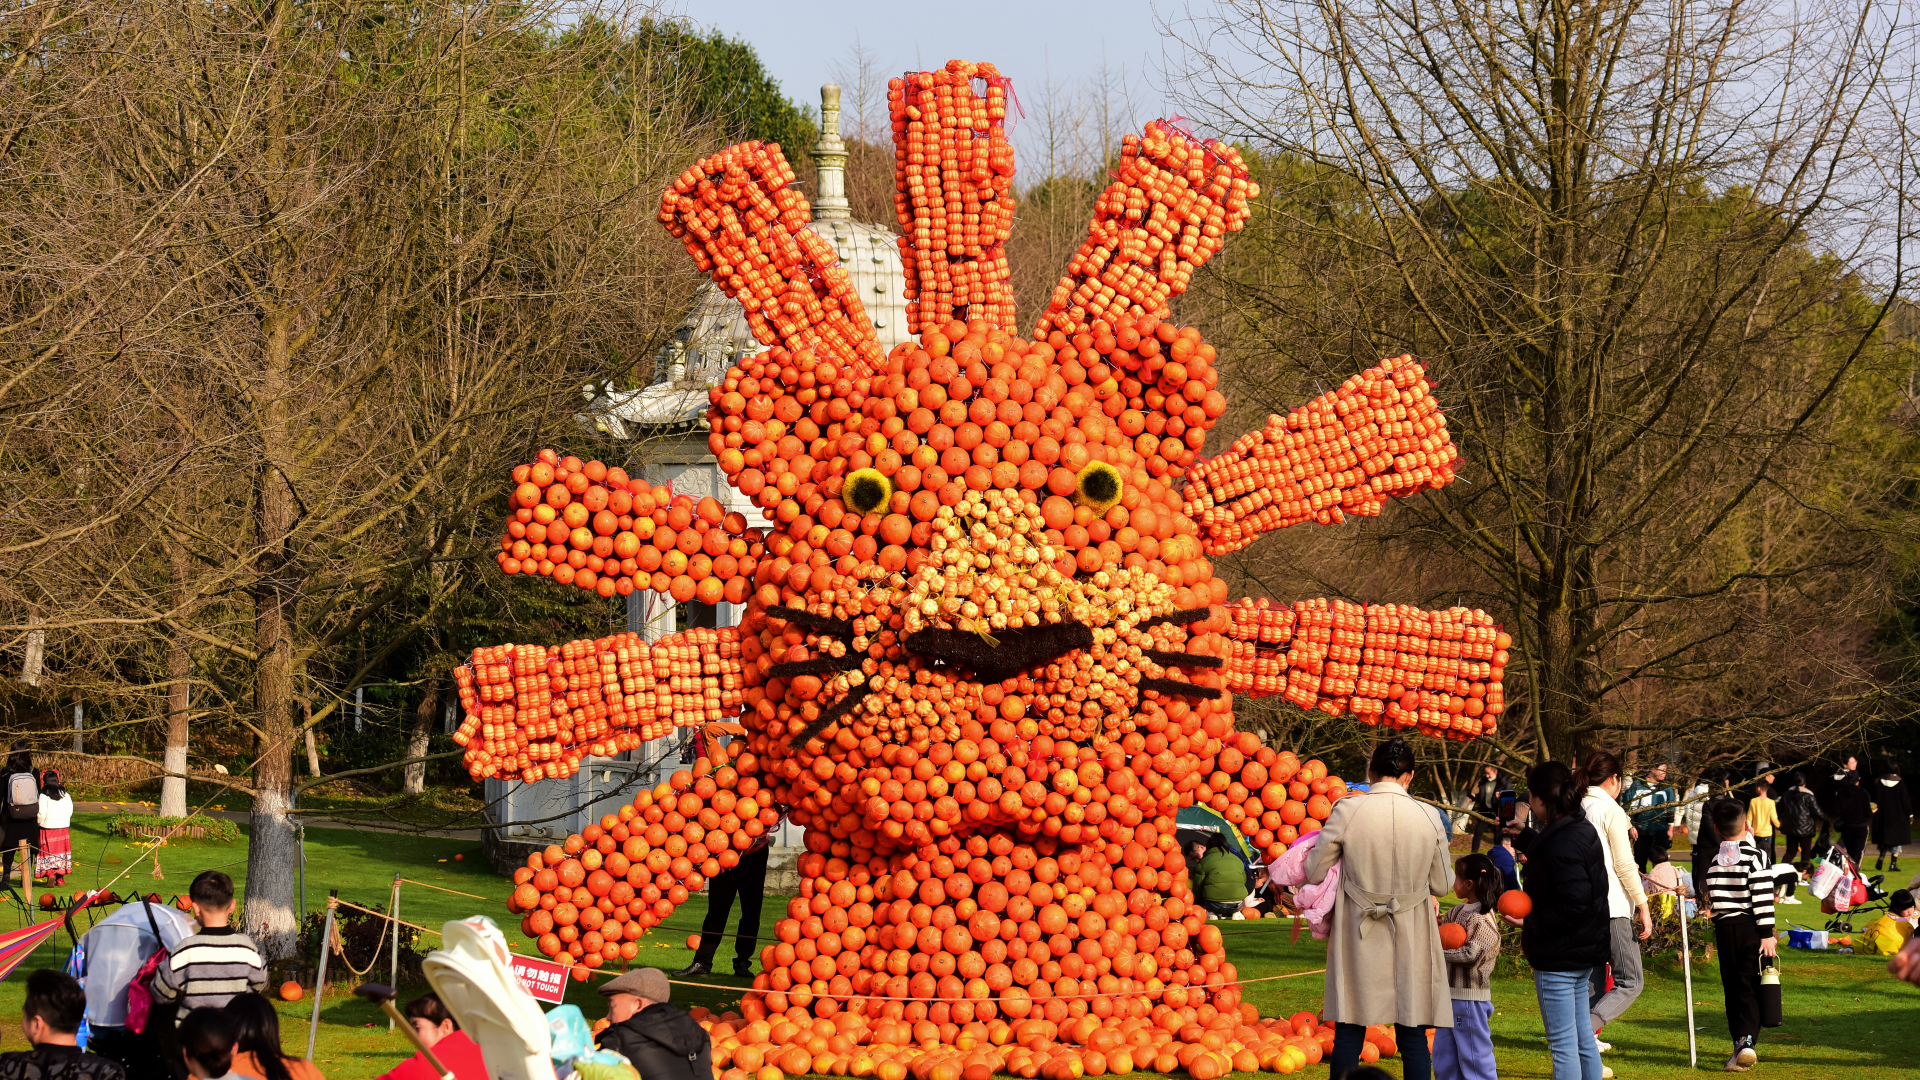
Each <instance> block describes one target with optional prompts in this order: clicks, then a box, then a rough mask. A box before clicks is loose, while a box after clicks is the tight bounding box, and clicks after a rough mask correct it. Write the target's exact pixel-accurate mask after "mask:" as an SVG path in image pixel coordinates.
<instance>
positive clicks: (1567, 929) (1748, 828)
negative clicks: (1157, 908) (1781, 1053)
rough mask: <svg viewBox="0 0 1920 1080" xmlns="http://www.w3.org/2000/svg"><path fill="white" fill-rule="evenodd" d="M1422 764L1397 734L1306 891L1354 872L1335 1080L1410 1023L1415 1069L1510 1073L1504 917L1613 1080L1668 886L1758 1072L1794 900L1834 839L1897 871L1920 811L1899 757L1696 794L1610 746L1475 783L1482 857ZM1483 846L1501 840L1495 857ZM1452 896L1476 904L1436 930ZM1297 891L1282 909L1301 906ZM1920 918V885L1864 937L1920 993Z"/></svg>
mask: <svg viewBox="0 0 1920 1080" xmlns="http://www.w3.org/2000/svg"><path fill="white" fill-rule="evenodd" d="M1414 773H1415V763H1414V758H1413V751H1412V748H1411V747H1410V746H1409V745H1408V744H1407V743H1406V741H1405V740H1403V739H1398V738H1395V739H1390V740H1388V741H1386V742H1383V743H1381V744H1379V745H1378V746H1377V747H1376V748H1375V749H1374V752H1373V755H1372V758H1371V760H1370V761H1369V764H1368V768H1367V780H1368V786H1367V789H1366V790H1365V792H1364V793H1363V794H1359V795H1356V796H1352V797H1349V798H1345V799H1342V800H1340V802H1338V803H1336V804H1335V806H1334V810H1333V813H1332V814H1331V815H1330V816H1329V817H1328V819H1327V822H1326V825H1325V827H1324V828H1323V829H1322V830H1321V831H1320V834H1319V836H1318V838H1317V839H1316V841H1315V845H1314V846H1313V848H1312V850H1311V854H1310V855H1309V856H1308V858H1307V860H1306V865H1305V872H1304V874H1303V875H1302V876H1301V877H1300V878H1299V882H1300V885H1301V889H1300V890H1298V891H1299V892H1300V893H1301V894H1302V895H1304V890H1305V889H1308V888H1312V887H1313V884H1314V883H1319V882H1325V881H1333V880H1336V879H1337V880H1338V882H1339V889H1338V895H1337V899H1336V901H1335V903H1334V905H1333V908H1332V910H1331V912H1330V913H1328V917H1327V927H1328V939H1329V945H1328V951H1327V988H1326V997H1325V1013H1326V1017H1327V1020H1328V1021H1329V1022H1331V1023H1333V1024H1334V1025H1335V1028H1334V1030H1335V1038H1334V1045H1333V1055H1332V1057H1331V1059H1330V1064H1331V1072H1330V1077H1331V1080H1359V1078H1360V1077H1362V1076H1364V1075H1366V1073H1365V1070H1364V1069H1363V1068H1362V1066H1361V1064H1360V1051H1361V1046H1362V1044H1363V1040H1364V1037H1365V1031H1366V1029H1367V1027H1369V1026H1372V1025H1393V1026H1394V1028H1395V1033H1396V1041H1397V1042H1398V1045H1399V1046H1400V1047H1401V1049H1402V1052H1403V1054H1404V1056H1405V1066H1404V1075H1405V1076H1406V1077H1407V1078H1409V1080H1412V1078H1421V1080H1424V1078H1426V1077H1429V1076H1439V1077H1441V1078H1442V1080H1494V1078H1495V1077H1497V1075H1498V1068H1497V1064H1496V1058H1497V1054H1496V1050H1495V1047H1494V1045H1493V1040H1492V1036H1491V1032H1490V1017H1491V1013H1492V1005H1491V996H1492V995H1491V994H1490V992H1489V986H1490V980H1491V976H1492V972H1493V970H1494V967H1495V964H1496V962H1497V960H1498V957H1499V954H1500V950H1501V940H1502V936H1501V930H1502V927H1503V926H1504V925H1512V926H1517V927H1519V929H1520V934H1519V939H1520V949H1521V952H1522V953H1523V955H1524V956H1525V958H1526V961H1527V964H1528V966H1529V967H1530V968H1531V969H1532V973H1533V982H1534V993H1535V997H1536V998H1537V1000H1538V1002H1539V1006H1540V1015H1541V1022H1542V1027H1543V1028H1544V1031H1545V1035H1546V1042H1547V1047H1548V1051H1549V1054H1550V1056H1551V1059H1552V1075H1553V1076H1554V1078H1555V1080H1606V1078H1609V1077H1612V1076H1613V1069H1612V1068H1611V1067H1610V1066H1609V1065H1607V1064H1606V1063H1605V1062H1604V1061H1603V1060H1602V1054H1603V1053H1605V1052H1606V1051H1609V1050H1611V1049H1612V1046H1611V1044H1609V1043H1608V1042H1607V1041H1606V1038H1605V1035H1606V1029H1607V1027H1608V1026H1609V1025H1610V1024H1613V1023H1614V1022H1616V1021H1618V1020H1619V1019H1620V1018H1621V1017H1622V1016H1623V1015H1625V1014H1626V1013H1627V1011H1628V1010H1629V1008H1630V1007H1631V1006H1632V1005H1633V1003H1634V1001H1635V999H1636V998H1638V997H1639V995H1640V993H1641V990H1642V989H1643V987H1644V981H1645V980H1644V975H1643V967H1642V960H1641V949H1642V944H1641V943H1642V942H1644V941H1646V940H1648V938H1649V937H1651V935H1652V933H1653V919H1652V915H1651V903H1650V894H1652V895H1660V894H1667V895H1670V896H1672V898H1673V900H1672V901H1671V902H1673V903H1678V904H1684V905H1687V909H1686V910H1687V911H1689V912H1691V911H1693V910H1695V908H1694V905H1698V907H1699V909H1700V910H1703V911H1704V912H1705V913H1706V915H1708V916H1709V917H1711V919H1712V923H1713V931H1712V933H1713V941H1714V952H1715V955H1716V957H1717V963H1718V967H1719V976H1720V990H1721V996H1722V1000H1723V1003H1724V1011H1725V1016H1726V1023H1727V1032H1728V1037H1729V1040H1730V1046H1729V1049H1728V1053H1727V1057H1726V1059H1725V1061H1724V1063H1723V1064H1722V1068H1723V1069H1724V1070H1725V1071H1728V1072H1745V1071H1748V1070H1750V1069H1752V1068H1754V1067H1755V1066H1756V1064H1757V1063H1758V1060H1759V1049H1758V1047H1757V1046H1756V1041H1757V1038H1758V1036H1759V1034H1760V1030H1761V1025H1762V1023H1763V1007H1764V1004H1765V1000H1766V998H1765V993H1764V991H1763V986H1764V985H1765V984H1766V982H1767V980H1766V979H1765V978H1764V973H1765V971H1766V969H1767V968H1768V967H1769V966H1771V965H1773V964H1775V963H1777V958H1778V952H1779V949H1780V947H1781V944H1782V933H1781V931H1780V930H1779V928H1778V925H1777V918H1776V914H1775V905H1776V903H1788V904H1795V903H1800V902H1801V901H1800V900H1798V899H1797V898H1795V897H1793V895H1792V894H1793V892H1794V890H1795V887H1796V885H1797V884H1798V883H1800V882H1801V881H1802V880H1803V879H1804V878H1805V877H1806V876H1807V871H1809V870H1810V869H1811V868H1812V861H1813V860H1814V859H1816V858H1818V857H1820V856H1822V855H1824V853H1826V852H1827V851H1828V850H1829V843H1828V837H1829V836H1832V838H1833V844H1832V846H1833V848H1834V849H1836V851H1837V853H1838V854H1836V856H1835V857H1836V858H1837V857H1839V854H1844V857H1845V858H1846V859H1848V860H1849V861H1850V862H1851V864H1853V865H1856V866H1857V865H1858V864H1859V862H1860V860H1861V859H1862V858H1863V856H1864V854H1865V852H1864V846H1865V844H1866V842H1867V841H1868V840H1869V839H1871V840H1872V841H1873V843H1874V844H1875V846H1876V847H1877V848H1878V849H1879V859H1878V860H1877V864H1878V865H1885V863H1886V861H1887V860H1891V866H1890V867H1888V869H1889V870H1897V869H1898V868H1899V855H1900V849H1901V847H1902V846H1903V845H1905V844H1906V843H1909V842H1910V840H1911V837H1910V824H1909V818H1910V815H1911V812H1912V807H1911V804H1910V803H1909V802H1908V800H1907V795H1906V790H1905V787H1904V784H1903V783H1902V781H1901V779H1900V776H1899V773H1898V771H1897V769H1895V768H1892V767H1889V768H1888V769H1887V770H1885V771H1884V772H1883V773H1882V774H1881V775H1880V776H1878V777H1876V778H1875V779H1874V781H1873V782H1872V785H1871V786H1869V785H1867V784H1864V783H1863V782H1862V781H1861V778H1860V774H1859V770H1858V761H1857V759H1852V758H1849V759H1847V760H1846V761H1845V762H1844V764H1843V765H1842V766H1841V767H1839V768H1837V769H1835V770H1833V772H1832V774H1831V780H1830V782H1829V783H1824V784H1822V785H1821V786H1822V787H1823V789H1824V790H1823V791H1821V792H1820V793H1818V794H1816V793H1815V792H1814V790H1813V789H1812V786H1811V785H1810V784H1809V782H1808V777H1807V776H1806V775H1804V774H1802V773H1799V772H1796V773H1793V774H1790V775H1788V776H1786V777H1785V778H1784V782H1781V781H1780V778H1778V777H1776V776H1772V775H1766V776H1763V777H1762V778H1761V779H1760V780H1758V781H1757V782H1755V783H1754V784H1752V785H1751V786H1750V787H1746V788H1742V787H1739V786H1737V785H1735V784H1733V783H1731V779H1730V778H1729V777H1727V776H1724V775H1714V776H1711V777H1708V778H1705V779H1703V780H1702V781H1701V783H1700V784H1698V785H1696V786H1694V787H1693V788H1691V789H1690V790H1688V791H1686V792H1684V793H1683V792H1680V791H1678V790H1676V789H1675V787H1674V786H1672V785H1671V784H1669V783H1668V781H1667V768H1666V766H1665V765H1664V764H1660V765H1655V766H1653V767H1652V768H1650V769H1648V770H1647V772H1646V774H1645V775H1644V776H1642V777H1638V778H1631V779H1630V778H1628V777H1627V776H1626V775H1625V774H1624V771H1623V769H1622V767H1621V763H1620V761H1619V759H1618V758H1617V757H1615V756H1614V755H1613V754H1611V753H1608V752H1606V751H1604V750H1602V751H1594V752H1592V753H1589V754H1588V755H1587V756H1586V758H1585V760H1583V761H1582V762H1580V763H1579V766H1578V767H1577V768H1573V767H1569V766H1568V765H1567V764H1565V763H1562V762H1556V761H1546V762H1541V763H1539V764H1537V765H1535V766H1533V767H1532V768H1531V769H1529V770H1527V772H1526V775H1525V777H1524V781H1523V783H1521V784H1518V785H1513V787H1509V786H1508V785H1506V784H1503V783H1502V777H1501V775H1500V773H1499V771H1498V770H1496V769H1494V768H1491V767H1490V768H1488V769H1487V770H1486V771H1485V773H1484V774H1483V776H1482V777H1481V779H1480V780H1479V782H1478V783H1476V785H1475V787H1474V789H1473V791H1472V792H1470V794H1469V798H1470V799H1471V803H1472V806H1473V808H1474V810H1475V811H1476V814H1475V817H1474V823H1473V827H1472V830H1471V832H1472V839H1471V848H1470V850H1469V853H1468V854H1466V855H1464V856H1461V857H1459V858H1452V857H1451V855H1450V852H1449V837H1448V830H1447V827H1446V824H1445V822H1444V819H1443V818H1441V817H1439V816H1437V815H1435V814H1434V813H1433V812H1432V808H1431V805H1430V804H1428V803H1423V802H1422V801H1421V800H1418V799H1416V798H1415V797H1414V796H1413V795H1412V794H1411V793H1410V792H1411V789H1412V785H1413V781H1414ZM1822 779H1823V780H1824V779H1826V778H1825V777H1823V778H1822ZM1514 788H1518V791H1515V790H1514ZM1681 830H1685V832H1686V834H1687V836H1688V839H1689V841H1690V842H1691V846H1692V855H1691V859H1690V860H1689V862H1690V866H1689V867H1686V868H1682V867H1679V866H1676V865H1675V864H1674V863H1673V862H1672V861H1670V858H1669V853H1670V849H1671V845H1672V842H1673V839H1674V838H1675V836H1676V835H1677V834H1678V833H1679V832H1680V831H1681ZM1776 837H1783V838H1784V842H1785V844H1786V850H1785V852H1784V854H1782V853H1779V852H1778V851H1777V850H1776V843H1775V839H1776ZM1483 839H1490V840H1491V846H1490V847H1489V848H1488V850H1487V852H1486V853H1485V854H1482V853H1481V852H1480V850H1479V849H1480V846H1481V842H1482V841H1483ZM1876 868H1878V867H1876ZM1203 877H1204V875H1203ZM1521 884H1524V885H1525V889H1526V891H1525V896H1526V898H1527V902H1526V903H1520V904H1515V905H1512V906H1511V907H1509V908H1506V909H1504V910H1503V906H1502V904H1501V896H1502V895H1503V894H1504V893H1506V892H1508V891H1509V890H1513V889H1515V888H1517V887H1518V886H1519V885H1521ZM1287 891H1288V893H1289V894H1291V893H1294V892H1295V891H1296V890H1292V889H1289V890H1287ZM1449 893H1451V894H1452V895H1454V896H1456V897H1457V898H1458V899H1459V900H1460V901H1461V902H1460V903H1459V904H1458V905H1456V906H1454V907H1452V908H1450V909H1448V910H1447V911H1445V912H1444V913H1442V914H1440V915H1439V920H1438V924H1436V922H1435V919H1434V915H1435V913H1436V912H1437V911H1438V909H1439V904H1438V900H1439V898H1441V897H1444V896H1446V895H1448V894H1449ZM1295 901H1296V897H1295V896H1293V895H1288V896H1283V897H1282V898H1281V900H1280V903H1281V905H1282V906H1283V908H1284V909H1285V910H1289V911H1297V910H1299V905H1298V904H1297V903H1296V902H1295ZM1916 915H1920V911H1917V910H1916V906H1915V903H1914V898H1913V895H1912V893H1911V892H1910V891H1909V890H1907V889H1900V890H1897V891H1895V892H1893V893H1892V894H1891V896H1890V897H1888V898H1887V910H1886V911H1885V912H1884V913H1883V914H1881V915H1880V916H1879V917H1878V918H1876V919H1874V920H1873V921H1872V922H1870V923H1869V924H1868V925H1867V928H1866V929H1865V930H1863V931H1861V932H1860V934H1859V936H1858V938H1857V939H1856V942H1855V944H1856V947H1858V948H1860V950H1861V951H1873V952H1881V953H1883V954H1887V955H1891V956H1892V957H1893V959H1892V960H1891V961H1890V962H1889V965H1888V967H1889V971H1890V972H1891V973H1892V974H1894V975H1895V976H1897V977H1900V978H1904V979H1906V980H1908V981H1910V982H1913V983H1915V985H1920V939H1915V938H1914V936H1913V926H1914V922H1915V919H1916ZM1449 924H1451V925H1457V926H1459V927H1460V929H1461V931H1462V932H1463V933H1462V934H1459V935H1456V938H1457V939H1458V940H1457V942H1456V943H1455V947H1453V948H1446V947H1443V945H1442V944H1441V942H1440V940H1439V937H1438V928H1439V927H1443V926H1447V925H1449ZM1383 975H1384V977H1383ZM1429 1034H1431V1037H1432V1044H1431V1045H1432V1050H1431V1053H1430V1054H1429V1052H1428V1049H1427V1047H1428V1037H1429ZM1716 1060H1718V1059H1717V1058H1716Z"/></svg>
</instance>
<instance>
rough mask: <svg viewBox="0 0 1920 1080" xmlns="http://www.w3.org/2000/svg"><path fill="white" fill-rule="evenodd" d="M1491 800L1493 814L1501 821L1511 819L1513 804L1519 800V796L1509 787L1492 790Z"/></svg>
mask: <svg viewBox="0 0 1920 1080" xmlns="http://www.w3.org/2000/svg"><path fill="white" fill-rule="evenodd" d="M1493 800H1494V802H1493V812H1494V816H1496V817H1498V818H1499V819H1500V820H1501V821H1503V822H1506V821H1512V820H1513V813H1514V806H1515V804H1516V803H1517V802H1518V801H1519V796H1518V795H1517V794H1515V793H1514V791H1513V790H1512V789H1511V788H1509V789H1508V790H1506V791H1497V792H1494V795H1493Z"/></svg>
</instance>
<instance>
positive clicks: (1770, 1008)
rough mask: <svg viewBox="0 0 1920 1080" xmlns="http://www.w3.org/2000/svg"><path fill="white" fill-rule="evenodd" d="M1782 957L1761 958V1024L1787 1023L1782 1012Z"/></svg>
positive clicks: (1777, 1024) (1775, 1024)
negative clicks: (1782, 1017) (1782, 1016)
mask: <svg viewBox="0 0 1920 1080" xmlns="http://www.w3.org/2000/svg"><path fill="white" fill-rule="evenodd" d="M1780 1008H1781V1005H1780V958H1779V957H1777V956H1763V957H1761V958H1760V1026H1761V1027H1779V1026H1780V1025H1781V1024H1783V1023H1786V1021H1785V1020H1783V1019H1781V1012H1780Z"/></svg>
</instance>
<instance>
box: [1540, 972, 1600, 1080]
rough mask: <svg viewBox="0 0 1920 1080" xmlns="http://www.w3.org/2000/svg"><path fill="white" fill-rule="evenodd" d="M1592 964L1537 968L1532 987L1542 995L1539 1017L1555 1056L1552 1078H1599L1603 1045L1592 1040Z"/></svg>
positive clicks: (1551, 1051) (1550, 1048)
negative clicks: (1589, 1008) (1571, 968)
mask: <svg viewBox="0 0 1920 1080" xmlns="http://www.w3.org/2000/svg"><path fill="white" fill-rule="evenodd" d="M1593 976H1594V969H1593V968H1581V969H1580V970H1578V971H1537V970H1536V971H1535V972H1534V973H1533V990H1534V993H1535V994H1536V995H1538V997H1539V998H1540V1021H1541V1023H1543V1024H1544V1025H1546V1029H1547V1052H1548V1053H1550V1054H1551V1055H1552V1056H1553V1080H1600V1047H1599V1046H1597V1045H1595V1044H1594V1041H1593V1025H1592V1023H1591V1017H1590V1015H1589V1014H1588V1012H1587V992H1588V988H1589V986H1590V985H1591V984H1592V981H1593Z"/></svg>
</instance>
